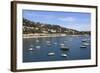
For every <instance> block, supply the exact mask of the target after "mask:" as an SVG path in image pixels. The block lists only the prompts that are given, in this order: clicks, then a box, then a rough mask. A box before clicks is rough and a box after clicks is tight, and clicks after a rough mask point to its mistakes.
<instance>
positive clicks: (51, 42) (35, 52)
mask: <svg viewBox="0 0 100 73" xmlns="http://www.w3.org/2000/svg"><path fill="white" fill-rule="evenodd" d="M85 40H86V41H85ZM84 43H88V44H87V45H85V47H83V48H82V46H84V45H83V44H84ZM61 44H64V46H65V47H68V48H69V50H61ZM50 53H53V55H48V54H50ZM62 54H63V55H65V56H62ZM90 58H91V38H90V36H84V35H81V36H62V37H44V38H43V37H42V38H23V62H41V61H61V60H83V59H90Z"/></svg>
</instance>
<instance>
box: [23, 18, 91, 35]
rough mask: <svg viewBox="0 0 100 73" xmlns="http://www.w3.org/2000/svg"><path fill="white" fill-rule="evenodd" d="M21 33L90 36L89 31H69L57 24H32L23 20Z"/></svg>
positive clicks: (32, 22)
mask: <svg viewBox="0 0 100 73" xmlns="http://www.w3.org/2000/svg"><path fill="white" fill-rule="evenodd" d="M23 33H24V34H28V33H46V34H47V33H51V34H52V33H65V34H71V35H72V34H73V35H77V34H90V31H78V30H75V29H69V28H65V27H62V26H59V25H57V24H45V23H41V22H34V21H30V20H28V19H25V18H23Z"/></svg>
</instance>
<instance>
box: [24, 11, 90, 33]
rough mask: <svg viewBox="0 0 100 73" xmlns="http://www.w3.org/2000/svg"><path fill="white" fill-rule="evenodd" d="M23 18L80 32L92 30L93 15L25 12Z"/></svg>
mask: <svg viewBox="0 0 100 73" xmlns="http://www.w3.org/2000/svg"><path fill="white" fill-rule="evenodd" d="M22 15H23V18H26V19H28V20H31V21H34V22H41V23H47V24H52V25H55V24H56V25H60V26H62V27H66V28H70V29H76V30H78V31H90V30H91V14H90V13H83V12H61V11H57V12H56V11H38V10H23V12H22Z"/></svg>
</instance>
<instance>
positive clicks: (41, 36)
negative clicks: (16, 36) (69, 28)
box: [22, 34, 89, 39]
mask: <svg viewBox="0 0 100 73" xmlns="http://www.w3.org/2000/svg"><path fill="white" fill-rule="evenodd" d="M64 36H83V35H66V34H23V36H22V37H23V38H25V39H27V38H44V37H64ZM84 36H89V35H84Z"/></svg>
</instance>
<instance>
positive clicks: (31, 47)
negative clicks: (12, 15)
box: [28, 39, 90, 57]
mask: <svg viewBox="0 0 100 73" xmlns="http://www.w3.org/2000/svg"><path fill="white" fill-rule="evenodd" d="M36 42H40V41H39V40H36ZM46 43H47V45H49V46H50V45H52V44H51V42H50V41H46ZM53 44H54V45H57V43H56V42H55V43H53ZM88 45H90V43H89V42H88V40H87V39H83V40H82V46H80V48H86V47H87V46H88ZM40 48H41V46H33V45H31V46H30V48H29V49H28V50H29V51H34V50H36V49H40ZM69 49H70V48H69V47H68V46H65V44H64V43H62V44H60V50H61V51H69ZM54 55H55V52H49V53H48V56H54ZM61 56H62V57H67V56H68V55H67V54H66V53H61Z"/></svg>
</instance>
